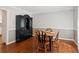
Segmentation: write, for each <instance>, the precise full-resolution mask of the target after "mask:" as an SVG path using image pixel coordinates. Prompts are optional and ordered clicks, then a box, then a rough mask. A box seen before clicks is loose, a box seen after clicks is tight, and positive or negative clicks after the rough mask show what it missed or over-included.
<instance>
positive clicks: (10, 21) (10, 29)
mask: <svg viewBox="0 0 79 59" xmlns="http://www.w3.org/2000/svg"><path fill="white" fill-rule="evenodd" d="M0 9H2V10H6V11H7V38H6V44H9V43H11V42H14V41H15V25H16V15H24V14H29V15H31V13H30V12H28V11H25V10H22V9H19V8H16V7H7V6H6V7H3V6H2V7H0Z"/></svg>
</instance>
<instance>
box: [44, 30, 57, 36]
mask: <svg viewBox="0 0 79 59" xmlns="http://www.w3.org/2000/svg"><path fill="white" fill-rule="evenodd" d="M44 32H45V33H46V35H47V36H53V37H55V36H56V35H57V33H58V32H55V31H52V32H49V31H44Z"/></svg>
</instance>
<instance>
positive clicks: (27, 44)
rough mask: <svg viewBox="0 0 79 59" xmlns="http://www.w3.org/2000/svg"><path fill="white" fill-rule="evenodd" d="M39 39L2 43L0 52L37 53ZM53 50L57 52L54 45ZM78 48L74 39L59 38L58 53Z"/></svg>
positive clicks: (71, 51) (74, 51) (72, 51)
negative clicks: (8, 43)
mask: <svg viewBox="0 0 79 59" xmlns="http://www.w3.org/2000/svg"><path fill="white" fill-rule="evenodd" d="M36 49H37V40H36V39H35V37H32V38H30V39H27V40H24V41H21V42H18V43H12V44H10V45H7V46H6V45H4V44H3V45H0V52H2V53H36V51H37V50H36ZM51 52H57V51H56V49H55V48H53V47H52V51H51ZM77 52H78V49H77V46H76V44H75V43H74V42H73V41H68V40H61V39H59V52H58V53H77Z"/></svg>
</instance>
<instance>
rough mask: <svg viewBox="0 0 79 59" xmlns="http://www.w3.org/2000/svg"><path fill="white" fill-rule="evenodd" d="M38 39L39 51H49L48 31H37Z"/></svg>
mask: <svg viewBox="0 0 79 59" xmlns="http://www.w3.org/2000/svg"><path fill="white" fill-rule="evenodd" d="M36 39H37V40H38V46H37V52H39V50H40V51H44V52H47V49H48V46H49V42H46V33H45V32H43V31H37V32H36Z"/></svg>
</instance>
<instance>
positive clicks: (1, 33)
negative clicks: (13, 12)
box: [0, 10, 7, 44]
mask: <svg viewBox="0 0 79 59" xmlns="http://www.w3.org/2000/svg"><path fill="white" fill-rule="evenodd" d="M6 34H7V13H6V11H5V10H0V44H3V43H6V39H7V37H6Z"/></svg>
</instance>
